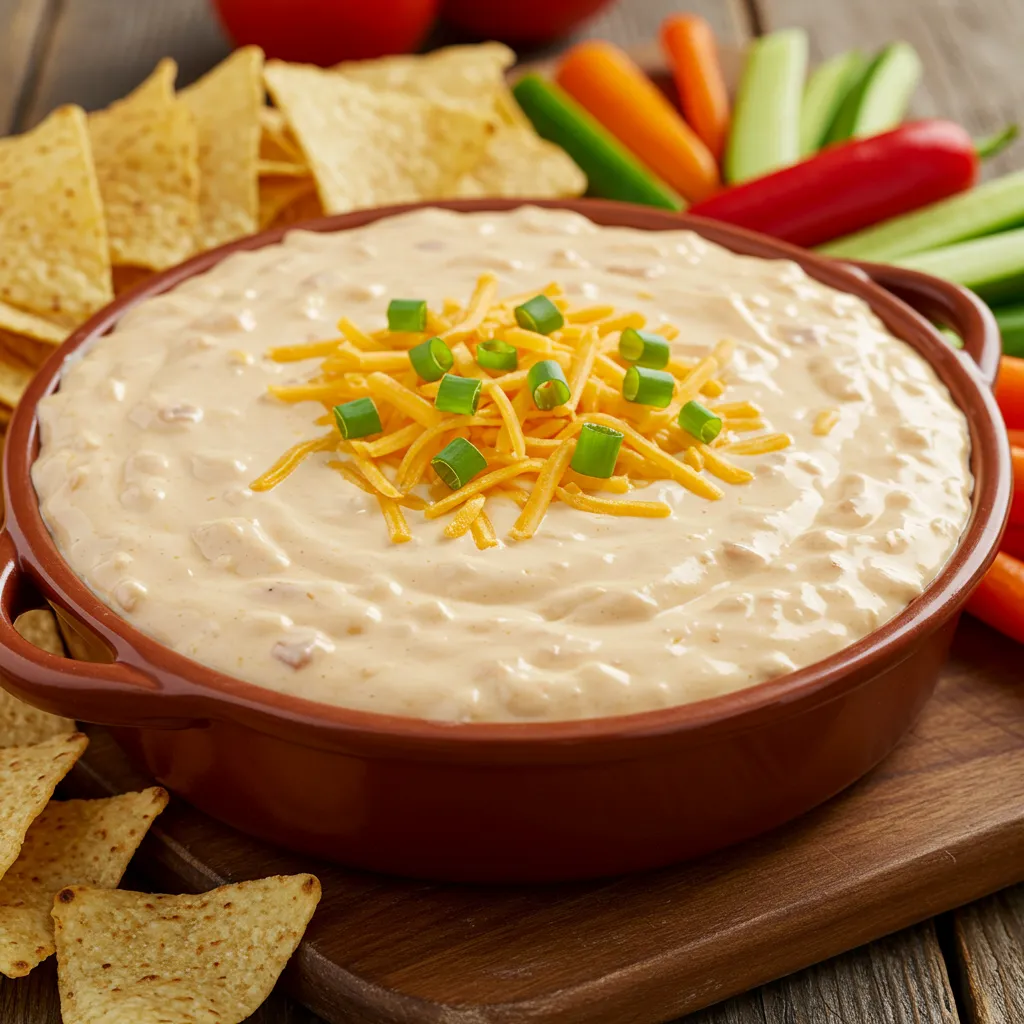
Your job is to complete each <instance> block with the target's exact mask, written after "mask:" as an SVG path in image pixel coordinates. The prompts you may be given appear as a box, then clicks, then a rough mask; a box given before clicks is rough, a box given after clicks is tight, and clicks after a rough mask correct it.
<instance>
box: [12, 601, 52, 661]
mask: <svg viewBox="0 0 1024 1024" xmlns="http://www.w3.org/2000/svg"><path fill="white" fill-rule="evenodd" d="M14 628H15V629H16V630H17V631H18V632H19V633H20V634H21V635H22V637H23V638H24V639H25V640H27V641H28V642H29V643H30V644H32V645H33V646H35V647H38V648H39V649H40V650H41V651H46V652H47V654H56V655H57V656H58V657H61V658H63V657H64V644H63V642H62V641H61V638H60V629H59V628H58V626H57V617H56V616H55V615H54V614H53V612H52V611H50V609H49V608H33V609H32V611H29V612H22V613H21V615H19V616H18V617H17V618H16V619H15V620H14Z"/></svg>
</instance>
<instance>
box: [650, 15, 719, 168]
mask: <svg viewBox="0 0 1024 1024" xmlns="http://www.w3.org/2000/svg"><path fill="white" fill-rule="evenodd" d="M661 45H662V47H663V48H664V50H665V54H666V56H667V57H668V61H669V64H670V65H671V66H672V74H673V75H674V76H675V80H676V89H678V90H679V103H680V105H681V106H682V108H683V115H684V116H685V117H686V120H687V121H688V122H689V123H690V124H691V125H692V126H693V130H694V131H695V132H696V133H697V135H698V136H699V137H700V138H701V139H702V140H703V142H704V144H705V145H706V146H707V147H708V149H710V150H711V153H712V155H713V156H714V158H715V159H716V160H721V159H722V153H723V152H724V151H725V140H726V136H727V135H728V134H729V91H728V90H727V89H726V87H725V78H724V76H723V75H722V66H721V64H719V62H718V47H717V46H716V45H715V34H714V32H712V31H711V26H710V25H709V24H708V23H707V22H706V21H705V20H704V19H703V18H701V17H700V16H699V15H696V14H678V15H676V16H674V17H671V18H666V19H665V21H664V22H663V23H662V26H661Z"/></svg>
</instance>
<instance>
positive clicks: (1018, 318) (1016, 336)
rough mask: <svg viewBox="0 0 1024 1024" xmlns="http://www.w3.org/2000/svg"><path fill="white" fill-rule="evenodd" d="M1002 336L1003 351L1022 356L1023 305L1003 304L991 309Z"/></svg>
mask: <svg viewBox="0 0 1024 1024" xmlns="http://www.w3.org/2000/svg"><path fill="white" fill-rule="evenodd" d="M992 312H993V313H995V316H996V323H997V324H999V330H1000V333H1001V334H1002V336H1003V352H1005V353H1006V355H1008V356H1017V357H1018V358H1020V357H1021V356H1024V305H1021V306H1004V307H1002V308H999V307H997V308H996V309H993V310H992Z"/></svg>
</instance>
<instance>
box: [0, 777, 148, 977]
mask: <svg viewBox="0 0 1024 1024" xmlns="http://www.w3.org/2000/svg"><path fill="white" fill-rule="evenodd" d="M166 806H167V790H165V789H161V788H159V787H153V788H152V789H146V790H143V791H142V792H141V793H125V794H124V795H123V796H115V797H110V798H109V799H106V800H67V801H59V800H51V801H50V802H49V803H48V804H47V805H46V808H45V809H44V810H43V813H42V814H40V815H39V817H38V818H36V820H35V821H34V822H32V827H31V828H30V829H29V830H28V834H27V835H26V836H25V842H24V843H23V844H22V847H21V853H20V854H19V855H18V859H17V860H16V861H15V862H14V863H13V864H12V865H11V866H10V868H8V869H7V874H6V875H4V877H3V879H0V973H3V974H6V975H7V977H9V978H20V977H23V976H24V975H26V974H28V972H29V971H31V970H32V968H33V967H35V966H36V964H38V963H40V962H41V961H42V960H45V959H46V958H47V957H48V956H50V954H52V953H53V951H54V944H53V918H52V917H51V916H50V911H51V910H52V909H53V898H54V896H56V895H57V893H58V892H59V891H60V890H61V889H63V888H64V887H65V886H67V885H95V886H100V887H103V888H114V887H115V886H116V885H117V884H118V882H120V881H121V876H122V875H123V874H124V871H125V868H126V867H128V862H129V861H130V860H131V859H132V855H133V854H134V853H135V851H136V850H137V849H138V846H139V843H141V842H142V839H143V836H145V834H146V832H147V831H148V830H149V826H150V825H151V824H152V823H153V819H154V818H155V817H156V816H157V815H158V814H159V813H160V812H161V811H162V810H163V809H164V808H165V807H166Z"/></svg>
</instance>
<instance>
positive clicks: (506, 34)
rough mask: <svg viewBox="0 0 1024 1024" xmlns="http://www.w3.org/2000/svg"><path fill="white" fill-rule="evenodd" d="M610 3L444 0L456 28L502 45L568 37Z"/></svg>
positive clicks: (443, 9) (584, 0) (445, 12)
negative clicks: (502, 43)
mask: <svg viewBox="0 0 1024 1024" xmlns="http://www.w3.org/2000/svg"><path fill="white" fill-rule="evenodd" d="M609 2H610V0H444V2H443V4H442V7H441V14H442V15H443V16H444V17H445V18H446V19H447V20H448V21H450V22H451V23H452V24H453V25H455V26H456V27H457V28H461V29H462V30H463V31H465V32H469V33H471V34H472V35H474V36H479V37H480V38H483V39H500V40H501V41H502V42H505V43H545V42H548V41H549V40H551V39H557V38H558V37H559V36H564V35H567V34H568V33H569V32H571V31H572V30H573V29H574V28H575V27H576V26H577V25H579V24H580V22H583V21H586V20H587V19H588V18H590V17H592V16H593V15H595V14H596V13H597V12H598V11H599V10H600V9H601V8H602V7H605V6H606V5H607V4H608V3H609Z"/></svg>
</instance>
